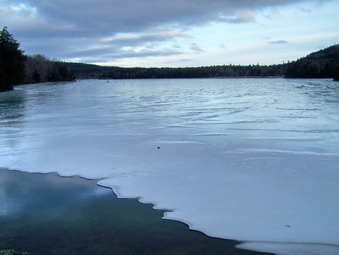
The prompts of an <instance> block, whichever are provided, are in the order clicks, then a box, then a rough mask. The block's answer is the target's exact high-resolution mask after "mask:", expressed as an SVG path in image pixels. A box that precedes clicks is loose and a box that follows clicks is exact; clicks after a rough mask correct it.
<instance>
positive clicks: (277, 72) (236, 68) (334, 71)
mask: <svg viewBox="0 0 339 255" xmlns="http://www.w3.org/2000/svg"><path fill="white" fill-rule="evenodd" d="M65 65H66V66H67V67H68V68H69V69H71V70H72V71H73V72H74V74H75V76H76V78H78V79H93V78H94V79H149V78H223V77H225V78H226V77H230V78H232V77H285V78H333V79H335V80H338V79H339V44H337V45H334V46H331V47H328V48H326V49H324V50H320V51H318V52H314V53H312V54H310V55H308V56H306V57H303V58H300V59H298V60H296V61H293V62H288V63H285V64H278V65H269V66H266V65H247V66H241V65H219V66H202V67H180V68H168V67H162V68H161V67H160V68H155V67H154V68H142V67H133V68H123V67H112V66H98V65H90V64H82V63H65Z"/></svg>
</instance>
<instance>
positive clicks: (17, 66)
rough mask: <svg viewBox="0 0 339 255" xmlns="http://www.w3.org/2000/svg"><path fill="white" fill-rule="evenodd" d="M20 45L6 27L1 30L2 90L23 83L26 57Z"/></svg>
mask: <svg viewBox="0 0 339 255" xmlns="http://www.w3.org/2000/svg"><path fill="white" fill-rule="evenodd" d="M19 46H20V44H19V43H18V42H17V41H16V40H15V39H14V38H13V36H12V35H11V34H10V33H9V32H8V30H7V27H4V28H3V29H2V31H0V91H7V90H11V89H12V88H13V85H16V84H20V83H22V80H23V72H24V61H25V59H26V57H25V56H24V54H23V51H22V50H20V49H19Z"/></svg>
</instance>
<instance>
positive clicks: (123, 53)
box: [0, 0, 339, 67]
mask: <svg viewBox="0 0 339 255" xmlns="http://www.w3.org/2000/svg"><path fill="white" fill-rule="evenodd" d="M338 10H339V0H0V26H1V28H2V27H3V26H7V27H8V30H9V32H10V33H12V34H13V36H14V37H15V38H16V39H17V40H18V41H19V43H20V44H21V49H23V50H24V51H25V53H26V54H29V55H32V54H38V53H39V54H43V55H45V56H46V57H48V58H51V59H58V60H64V61H77V62H85V63H95V64H102V65H115V66H146V67H151V66H203V65H220V64H257V63H259V64H279V63H283V62H287V61H292V60H296V59H297V58H300V57H303V56H305V55H307V54H309V53H311V52H313V51H317V50H319V49H322V48H326V47H328V46H331V45H334V44H338V43H339V25H338V24H339V15H338Z"/></svg>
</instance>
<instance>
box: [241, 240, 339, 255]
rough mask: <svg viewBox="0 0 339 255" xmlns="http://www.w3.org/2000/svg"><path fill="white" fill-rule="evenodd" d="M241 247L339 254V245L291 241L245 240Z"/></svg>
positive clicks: (291, 254) (280, 253) (281, 254)
mask: <svg viewBox="0 0 339 255" xmlns="http://www.w3.org/2000/svg"><path fill="white" fill-rule="evenodd" d="M236 247H237V248H239V249H243V250H251V251H258V252H269V253H273V254H276V255H339V245H334V244H317V243H291V242H286V243H284V242H243V243H241V244H238V245H237V246H236Z"/></svg>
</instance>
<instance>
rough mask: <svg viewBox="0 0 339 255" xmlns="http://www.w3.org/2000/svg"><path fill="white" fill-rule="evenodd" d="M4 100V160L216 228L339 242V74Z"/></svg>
mask: <svg viewBox="0 0 339 255" xmlns="http://www.w3.org/2000/svg"><path fill="white" fill-rule="evenodd" d="M0 107H1V108H0V167H6V168H9V169H17V170H24V171H29V172H58V173H59V174H61V175H65V176H70V175H74V174H78V175H81V176H83V177H87V178H104V179H103V180H102V181H100V184H102V185H106V186H110V187H112V188H113V189H114V191H115V192H116V193H117V194H118V195H119V196H121V197H135V198H139V200H140V201H141V202H151V203H153V204H155V207H156V208H162V209H169V210H171V211H170V212H168V213H166V215H165V218H166V219H175V220H180V221H183V222H185V223H188V224H189V225H190V227H191V228H192V229H197V230H201V231H203V232H204V233H206V234H208V235H211V236H216V237H222V238H228V239H237V240H242V241H260V242H277V243H281V242H292V243H315V244H332V245H339V221H338V215H339V200H338V194H339V185H338V184H339V167H338V166H339V154H338V152H339V87H338V84H337V83H335V82H332V81H329V80H284V79H201V80H199V79H197V80H130V81H129V80H119V81H111V82H110V83H107V82H106V81H101V80H87V81H80V82H75V83H65V84H41V85H28V86H22V87H17V88H16V90H15V91H12V92H6V93H2V94H0ZM265 249H266V248H265ZM338 254H339V253H338Z"/></svg>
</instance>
